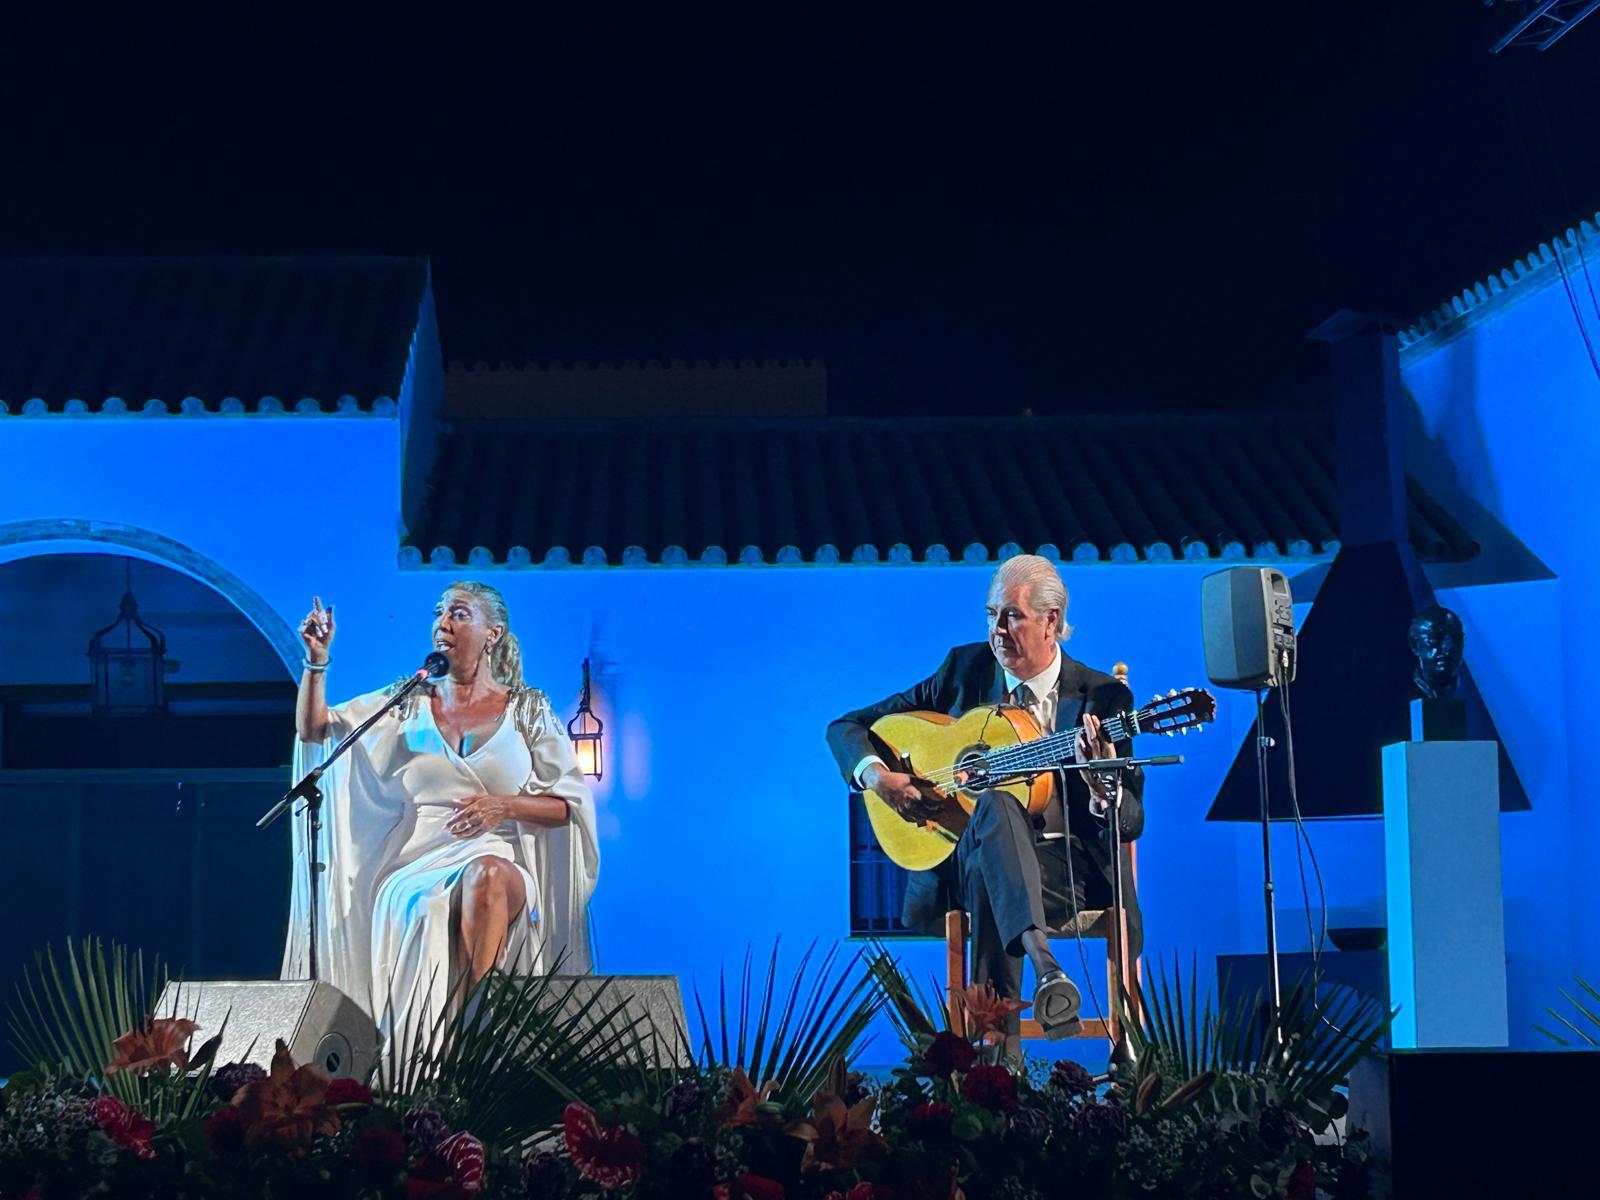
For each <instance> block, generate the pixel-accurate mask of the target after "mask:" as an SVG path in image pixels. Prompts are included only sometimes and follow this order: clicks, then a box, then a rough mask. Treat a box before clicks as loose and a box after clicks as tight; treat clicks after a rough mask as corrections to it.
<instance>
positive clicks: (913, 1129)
mask: <svg viewBox="0 0 1600 1200" xmlns="http://www.w3.org/2000/svg"><path fill="white" fill-rule="evenodd" d="M955 1115H956V1114H955V1112H954V1110H953V1109H951V1107H950V1106H949V1105H948V1104H938V1103H931V1104H929V1103H924V1104H919V1105H917V1106H916V1107H915V1108H913V1109H912V1110H911V1111H910V1112H908V1113H907V1114H906V1132H907V1133H909V1134H910V1135H911V1136H912V1137H916V1138H939V1137H943V1136H944V1135H945V1134H947V1133H949V1132H950V1123H951V1122H952V1121H954V1120H955Z"/></svg>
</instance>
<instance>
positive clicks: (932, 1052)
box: [922, 1029, 978, 1075]
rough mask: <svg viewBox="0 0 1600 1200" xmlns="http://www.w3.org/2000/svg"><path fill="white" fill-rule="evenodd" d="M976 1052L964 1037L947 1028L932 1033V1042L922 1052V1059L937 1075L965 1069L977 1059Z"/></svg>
mask: <svg viewBox="0 0 1600 1200" xmlns="http://www.w3.org/2000/svg"><path fill="white" fill-rule="evenodd" d="M977 1058H978V1052H977V1051H976V1050H974V1049H973V1048H972V1043H971V1042H969V1041H967V1039H966V1038H964V1037H960V1036H958V1035H956V1034H954V1033H951V1032H950V1031H949V1030H948V1029H946V1030H942V1031H941V1032H939V1033H936V1034H934V1035H933V1044H932V1045H931V1046H929V1047H928V1048H927V1049H926V1050H924V1051H923V1052H922V1061H923V1062H925V1063H927V1064H928V1068H929V1069H930V1070H932V1071H933V1072H934V1073H935V1074H938V1075H948V1074H950V1072H952V1071H965V1070H966V1069H967V1068H969V1067H970V1066H972V1064H973V1063H974V1062H975V1061H977Z"/></svg>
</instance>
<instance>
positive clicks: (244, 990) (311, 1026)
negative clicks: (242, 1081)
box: [156, 979, 378, 1079]
mask: <svg viewBox="0 0 1600 1200" xmlns="http://www.w3.org/2000/svg"><path fill="white" fill-rule="evenodd" d="M156 1015H157V1016H160V1017H170V1016H179V1017H188V1018H189V1019H190V1020H191V1021H195V1022H197V1023H198V1024H199V1026H200V1030H199V1032H198V1033H196V1034H195V1045H197V1046H198V1045H199V1044H200V1043H201V1042H204V1041H206V1040H207V1039H208V1038H211V1037H214V1036H215V1035H216V1034H217V1033H218V1032H219V1031H220V1032H221V1033H222V1045H221V1046H219V1047H218V1048H217V1057H216V1063H217V1065H218V1066H221V1065H222V1064H223V1063H231V1062H253V1063H257V1064H259V1065H260V1066H262V1067H270V1066H271V1064H272V1053H273V1049H274V1047H275V1046H276V1043H277V1041H278V1039H279V1038H282V1039H283V1041H284V1043H285V1044H286V1045H287V1046H288V1047H289V1053H290V1055H292V1056H293V1058H294V1061H295V1064H296V1065H297V1066H301V1065H304V1064H306V1063H315V1064H316V1065H317V1066H319V1067H321V1068H322V1069H323V1070H324V1071H326V1072H327V1073H328V1074H329V1075H332V1076H335V1077H338V1076H349V1077H351V1078H353V1079H365V1078H366V1077H367V1074H368V1072H370V1071H371V1069H372V1064H373V1062H374V1060H375V1059H376V1057H377V1054H378V1030H377V1027H376V1026H375V1025H374V1024H373V1023H372V1018H371V1017H369V1016H368V1015H367V1013H366V1011H365V1010H364V1009H363V1008H362V1007H361V1006H360V1005H359V1004H357V1003H356V1002H355V1001H354V1000H352V999H350V997H349V996H346V995H345V994H344V993H343V992H341V991H340V990H339V989H338V988H336V987H334V986H333V985H332V984H329V983H322V982H318V981H312V980H309V979H271V980H213V981H185V982H179V981H177V980H174V981H173V982H171V983H169V984H167V986H166V988H165V989H164V990H163V991H162V993H161V1000H160V1002H159V1004H157V1006H156ZM224 1022H226V1024H224Z"/></svg>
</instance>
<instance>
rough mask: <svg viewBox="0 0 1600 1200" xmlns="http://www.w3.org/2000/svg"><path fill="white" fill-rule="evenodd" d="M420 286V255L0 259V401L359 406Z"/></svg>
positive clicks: (400, 340) (12, 406)
mask: <svg viewBox="0 0 1600 1200" xmlns="http://www.w3.org/2000/svg"><path fill="white" fill-rule="evenodd" d="M427 286H428V264H427V262H426V261H425V260H423V259H405V258H321V257H319V258H311V257H307V258H243V257H208V258H31V259H0V406H3V407H0V411H10V412H13V413H17V412H23V411H27V412H41V411H43V412H61V411H87V412H101V411H107V412H116V411H126V410H139V409H143V408H146V407H147V405H148V402H149V401H151V400H155V401H158V402H159V404H160V405H162V406H164V407H165V408H167V409H169V410H172V411H178V410H180V409H187V410H193V409H194V408H196V407H200V408H203V409H206V410H209V411H218V410H220V409H224V408H226V409H228V410H232V411H251V412H253V411H257V410H260V409H262V408H265V410H268V411H272V410H276V409H278V408H279V407H281V408H283V409H294V408H296V407H297V406H298V407H300V408H306V407H312V406H308V405H304V404H302V401H304V400H306V399H308V398H309V399H310V400H312V401H314V402H315V405H314V407H316V408H319V409H322V410H325V411H333V410H335V409H338V408H345V409H349V408H352V407H354V408H360V409H366V408H370V407H371V406H372V404H373V402H374V401H376V400H378V399H379V398H380V397H387V398H388V399H389V400H393V399H395V398H396V397H397V396H398V395H399V389H400V382H401V380H402V379H403V378H404V376H405V370H406V363H407V360H408V358H409V355H410V349H411V339H412V336H413V334H414V333H415V331H416V328H417V316H418V309H419V306H420V304H421V303H422V300H423V296H424V294H425V292H426V290H427ZM112 397H116V398H117V399H118V400H119V401H120V404H111V405H109V406H108V405H107V404H106V401H107V400H108V399H110V398H112ZM265 397H272V398H273V401H274V402H275V403H269V404H267V405H265V406H263V405H262V404H261V401H262V399H263V398H265ZM345 398H349V399H345ZM186 400H187V401H190V403H188V404H185V403H184V402H185V401H186ZM341 400H343V401H344V402H343V403H342V404H341V403H340V402H341ZM30 401H35V403H30ZM195 401H198V404H196V403H195ZM224 401H228V403H227V404H226V405H225V404H224ZM40 402H42V403H40Z"/></svg>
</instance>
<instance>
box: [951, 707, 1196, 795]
mask: <svg viewBox="0 0 1600 1200" xmlns="http://www.w3.org/2000/svg"><path fill="white" fill-rule="evenodd" d="M1172 715H1173V714H1172V713H1170V712H1161V713H1150V714H1149V715H1148V716H1147V715H1145V714H1144V713H1143V712H1141V713H1138V714H1128V715H1126V716H1124V715H1118V716H1115V717H1110V718H1108V719H1107V720H1106V721H1105V722H1104V723H1103V724H1102V726H1101V729H1102V732H1104V733H1105V734H1106V736H1107V737H1108V738H1109V739H1110V740H1111V741H1113V742H1118V741H1122V740H1124V739H1125V738H1127V737H1130V736H1131V735H1132V731H1131V730H1130V729H1128V728H1127V726H1128V724H1129V723H1130V722H1133V718H1135V717H1137V718H1138V720H1137V721H1136V722H1133V727H1134V729H1137V730H1138V731H1139V732H1142V733H1161V732H1163V731H1162V730H1161V729H1159V728H1146V725H1147V724H1148V725H1153V726H1159V725H1160V724H1161V722H1162V719H1163V718H1169V719H1170V717H1171V716H1172ZM1082 731H1083V727H1082V726H1081V725H1080V726H1077V727H1075V728H1073V729H1070V730H1066V731H1064V732H1058V733H1053V734H1047V735H1046V736H1044V737H1041V738H1035V739H1033V740H1032V741H1028V742H1019V743H1017V744H1016V745H1015V746H1006V747H1002V748H1000V749H997V750H991V751H989V752H988V753H986V754H983V755H981V756H980V758H981V761H982V763H983V764H984V766H986V767H987V768H988V769H989V770H991V771H997V772H1000V773H1006V774H1009V773H1017V772H1023V771H1029V770H1034V769H1038V770H1041V771H1042V770H1046V769H1049V768H1050V767H1053V766H1056V765H1057V759H1056V758H1054V757H1051V753H1052V751H1053V750H1055V749H1057V748H1064V747H1066V746H1067V745H1070V744H1071V743H1072V742H1074V741H1076V739H1077V736H1078V734H1079V733H1081V732H1082ZM967 769H968V768H964V767H961V766H959V765H956V766H950V767H940V768H937V769H936V770H933V771H929V772H928V773H927V774H926V775H924V776H923V778H924V779H926V780H927V781H928V782H929V783H931V784H933V785H934V786H935V787H936V788H940V789H941V790H942V789H944V788H945V787H947V786H948V785H951V784H957V785H958V787H959V784H958V776H960V775H961V774H963V773H965V772H966V770H967Z"/></svg>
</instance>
